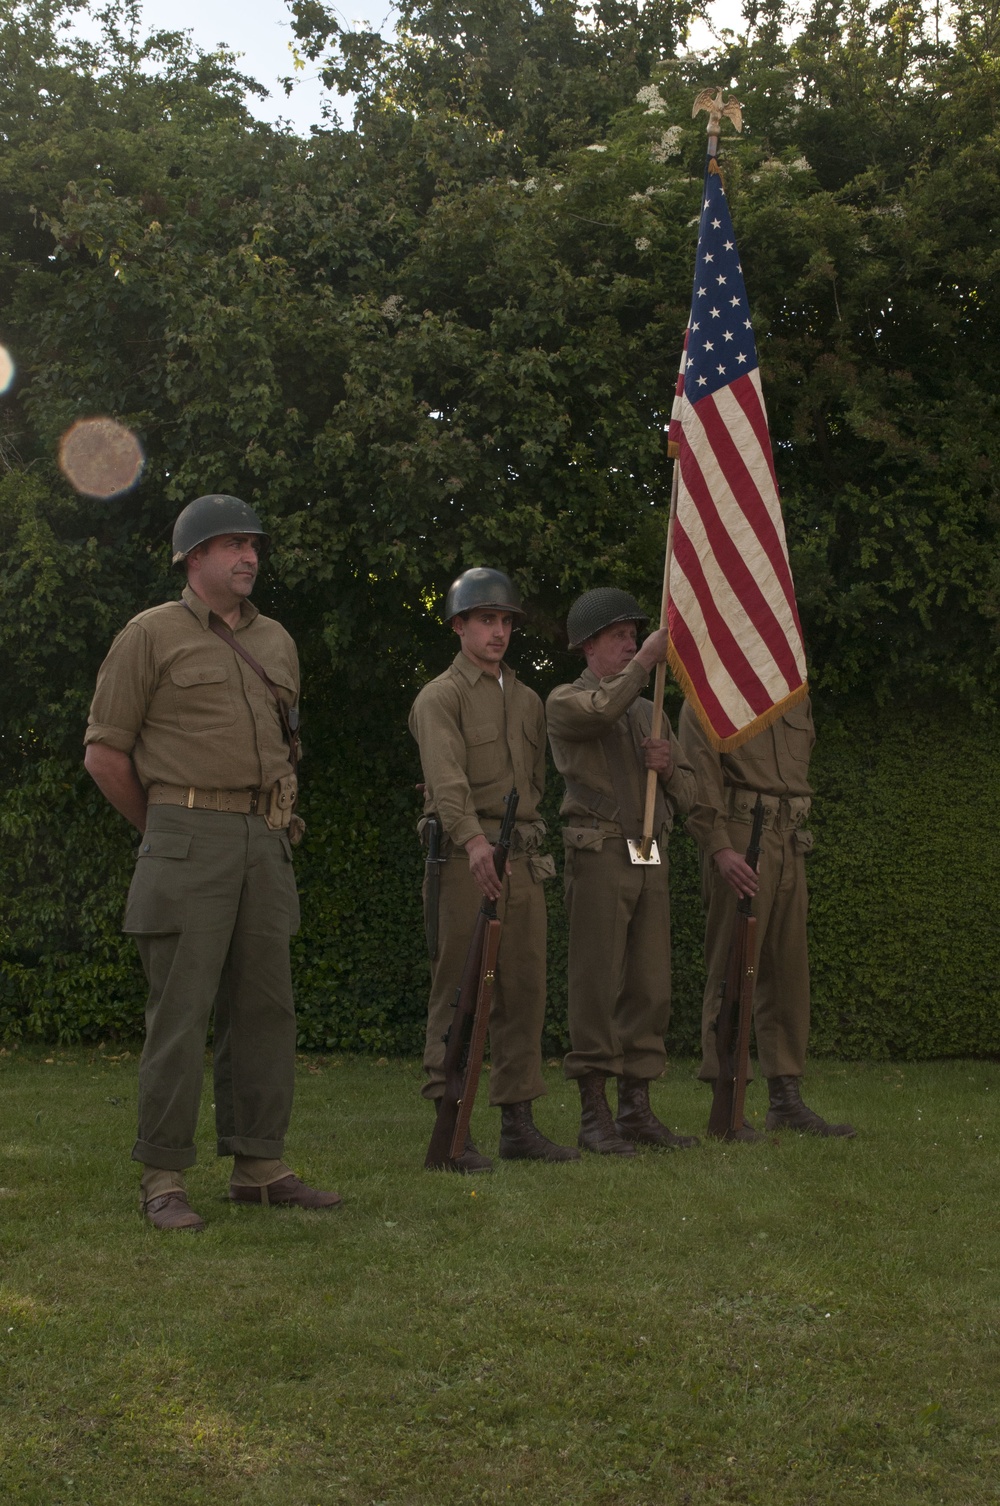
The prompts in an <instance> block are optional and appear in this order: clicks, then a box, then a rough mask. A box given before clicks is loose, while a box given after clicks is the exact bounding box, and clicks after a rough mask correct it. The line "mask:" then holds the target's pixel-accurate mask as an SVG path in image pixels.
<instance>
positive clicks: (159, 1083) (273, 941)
mask: <svg viewBox="0 0 1000 1506" xmlns="http://www.w3.org/2000/svg"><path fill="white" fill-rule="evenodd" d="M264 543H266V535H265V534H264V530H263V527H262V525H261V522H260V520H259V518H258V517H257V515H256V514H255V513H254V512H253V511H252V509H251V508H249V507H248V506H247V504H246V503H245V502H241V501H240V500H239V498H238V497H226V496H207V497H199V498H198V499H197V500H196V501H195V502H192V503H190V504H189V505H188V507H186V508H185V509H184V511H183V512H182V513H181V515H180V517H179V518H178V519H177V523H176V524H175V527H174V541H173V563H174V565H175V566H180V567H182V568H183V569H184V570H185V571H186V573H187V585H186V586H185V588H184V591H183V595H182V599H181V600H180V601H172V602H167V603H166V604H165V605H163V606H159V607H153V608H152V609H151V610H150V611H147V612H140V614H139V615H138V617H133V619H132V621H131V622H129V623H128V624H127V625H126V626H125V627H124V628H123V629H122V631H121V632H120V633H119V634H118V637H117V638H116V639H115V641H114V643H113V644H112V645H111V649H110V651H109V653H108V656H107V658H106V659H105V661H104V663H103V664H102V666H101V669H100V673H99V674H98V678H97V688H96V690H95V693H94V699H93V703H92V705H91V708H90V719H89V723H88V727H87V734H86V738H85V742H86V745H87V752H86V758H85V763H86V767H87V769H88V771H89V772H90V774H91V776H92V777H93V778H94V780H95V781H96V783H97V785H98V786H99V788H100V789H101V791H102V793H103V794H104V795H105V796H106V797H107V799H108V800H109V801H110V802H111V804H112V805H113V806H114V807H115V809H116V810H118V811H120V812H121V814H122V815H123V816H125V818H126V819H127V820H128V821H130V822H131V823H132V825H133V826H134V827H136V828H137V830H138V831H139V832H141V833H142V837H141V840H140V846H139V854H138V861H137V863H136V869H135V876H134V877H133V879H132V886H131V888H130V890H129V897H128V905H127V907H126V912H125V923H124V929H125V930H126V931H127V932H129V933H130V934H132V935H134V936H135V940H136V945H137V947H138V949H139V954H140V956H141V958H142V964H143V968H144V970H145V973H146V978H147V980H148V982H149V999H148V1002H147V1005H146V1041H145V1045H144V1047H143V1053H142V1061H141V1064H140V1068H139V1135H138V1139H137V1140H136V1143H135V1146H134V1148H133V1151H132V1157H133V1160H136V1161H140V1162H142V1165H143V1176H142V1194H141V1206H142V1209H143V1211H144V1213H145V1214H146V1217H147V1218H148V1219H149V1221H150V1222H151V1223H152V1224H154V1225H155V1226H156V1227H157V1228H158V1229H191V1230H196V1231H197V1230H200V1229H202V1228H204V1224H203V1222H202V1220H201V1219H200V1218H199V1216H198V1215H197V1213H195V1212H194V1210H193V1209H192V1208H191V1207H190V1205H189V1203H188V1200H187V1193H186V1189H185V1183H184V1171H185V1168H186V1167H188V1166H191V1165H193V1164H194V1161H195V1156H196V1151H195V1144H194V1138H195V1129H196V1126H197V1122H198V1109H199V1106H200V1100H201V1082H202V1074H203V1071H204V1064H205V1041H206V1036H207V1032H208V1024H209V1019H210V1017H211V1014H212V1010H213V1006H214V1011H215V1047H214V1056H215V1117H216V1130H217V1135H218V1145H217V1148H218V1153H219V1155H220V1156H233V1158H234V1164H233V1173H232V1180H231V1184H230V1197H231V1199H232V1200H233V1201H234V1202H249V1203H258V1204H259V1203H264V1204H268V1203H282V1204H294V1205H295V1206H297V1207H305V1208H320V1207H323V1208H325V1207H333V1206H335V1205H336V1204H337V1203H339V1202H340V1198H339V1197H338V1196H337V1194H336V1193H332V1192H318V1191H316V1190H315V1189H314V1188H311V1187H307V1186H305V1184H304V1183H302V1182H300V1181H299V1179H298V1178H297V1177H296V1176H294V1175H293V1173H292V1172H291V1171H290V1169H289V1168H288V1167H287V1166H286V1165H285V1164H284V1163H283V1161H282V1160H281V1156H282V1151H283V1146H284V1136H285V1130H286V1129H287V1126H288V1119H289V1115H290V1112H291V1106H292V1087H293V1078H294V1066H295V1012H294V1006H293V1002H292V985H291V973H290V968H289V957H288V944H289V937H290V936H291V935H292V934H293V933H294V932H295V931H297V930H298V926H299V903H298V896H297V894H296V890H295V877H294V874H293V872H292V849H291V845H290V842H289V834H290V832H291V831H292V830H293V829H294V828H293V825H292V823H293V822H297V821H298V818H297V817H294V816H293V815H292V806H293V802H294V795H295V774H294V769H293V764H292V759H291V757H290V748H289V744H288V742H287V741H286V738H285V735H284V730H283V726H282V720H281V713H280V712H279V710H278V705H277V700H276V697H275V694H274V693H272V691H271V689H269V688H268V686H267V685H265V683H264V682H263V680H262V679H261V678H260V676H259V674H258V673H257V671H256V670H255V669H254V668H253V667H252V666H251V665H250V664H249V663H248V662H247V661H246V660H245V659H243V658H242V657H240V656H239V655H238V654H237V652H236V650H235V649H234V648H233V647H232V646H231V645H230V643H228V642H226V641H224V640H223V639H222V638H221V637H219V636H218V630H219V629H222V630H223V631H225V632H227V633H229V634H235V641H236V642H237V643H238V644H239V645H240V646H241V647H242V648H243V650H244V651H245V652H246V653H247V654H248V655H249V656H250V658H252V659H254V660H256V661H257V663H258V664H259V665H261V666H262V667H263V669H264V670H265V672H266V673H267V675H268V677H269V679H270V680H271V682H272V684H273V685H274V688H275V691H276V692H277V695H278V696H280V698H281V700H282V703H283V706H284V708H285V716H286V719H288V720H289V721H291V722H293V723H294V724H297V720H298V718H297V713H296V712H295V709H294V708H295V703H296V702H297V700H298V694H299V667H298V656H297V655H296V652H295V644H294V643H293V642H292V640H291V638H290V637H289V636H288V634H287V633H286V632H285V630H284V628H283V627H281V626H279V624H278V623H276V622H272V621H271V620H270V619H269V618H267V617H262V616H261V615H260V614H259V612H258V611H257V609H256V607H254V606H252V605H251V604H250V601H249V600H248V598H249V595H250V592H251V591H252V589H253V585H254V581H255V580H256V577H257V565H258V550H259V548H260V546H261V545H262V544H264Z"/></svg>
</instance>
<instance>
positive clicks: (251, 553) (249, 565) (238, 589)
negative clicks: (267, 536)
mask: <svg viewBox="0 0 1000 1506" xmlns="http://www.w3.org/2000/svg"><path fill="white" fill-rule="evenodd" d="M259 548H260V535H259V534H256V533H223V534H220V535H219V537H218V538H215V539H207V540H206V541H205V543H204V544H199V545H198V547H197V549H194V550H192V552H191V554H189V555H188V576H189V578H190V579H191V580H192V581H193V582H194V581H196V582H197V587H198V594H199V595H200V596H201V595H204V596H205V597H206V599H208V600H215V599H218V600H219V601H224V600H225V599H226V598H227V597H228V598H229V599H230V601H231V602H232V603H235V602H237V601H242V600H243V599H244V598H245V597H247V596H249V595H250V592H251V591H252V590H253V587H254V581H255V580H256V579H257V569H258V566H259V563H260V562H259V559H258V554H257V551H258V549H259Z"/></svg>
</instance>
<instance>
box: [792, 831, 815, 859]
mask: <svg viewBox="0 0 1000 1506" xmlns="http://www.w3.org/2000/svg"><path fill="white" fill-rule="evenodd" d="M792 846H793V847H794V849H795V851H796V852H800V853H801V854H802V856H803V857H804V858H807V857H808V856H809V854H810V853H811V852H812V850H813V834H812V832H811V831H805V830H803V828H802V827H801V826H799V827H797V828H796V830H795V831H793V832H792Z"/></svg>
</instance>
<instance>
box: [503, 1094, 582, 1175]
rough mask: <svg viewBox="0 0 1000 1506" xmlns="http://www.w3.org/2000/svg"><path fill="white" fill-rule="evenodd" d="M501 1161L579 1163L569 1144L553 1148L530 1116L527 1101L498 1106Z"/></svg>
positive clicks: (576, 1154)
mask: <svg viewBox="0 0 1000 1506" xmlns="http://www.w3.org/2000/svg"><path fill="white" fill-rule="evenodd" d="M499 1155H500V1159H501V1161H579V1159H580V1152H579V1151H578V1150H577V1149H576V1148H575V1146H572V1145H557V1144H556V1143H555V1141H554V1140H550V1139H549V1138H548V1136H547V1135H543V1134H542V1132H541V1130H540V1129H539V1128H538V1126H537V1125H536V1124H535V1121H534V1120H533V1119H532V1117H531V1102H530V1100H526V1101H525V1102H524V1103H503V1104H501V1105H500V1151H499Z"/></svg>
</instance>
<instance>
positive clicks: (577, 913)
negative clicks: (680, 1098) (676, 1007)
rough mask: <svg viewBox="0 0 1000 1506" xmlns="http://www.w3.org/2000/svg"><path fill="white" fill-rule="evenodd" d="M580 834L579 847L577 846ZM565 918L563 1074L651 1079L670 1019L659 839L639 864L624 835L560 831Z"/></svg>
mask: <svg viewBox="0 0 1000 1506" xmlns="http://www.w3.org/2000/svg"><path fill="white" fill-rule="evenodd" d="M574 838H580V839H582V841H584V842H586V843H587V844H588V845H580V842H579V841H574V840H573V839H574ZM565 841H566V870H565V875H566V876H565V890H566V907H567V910H568V912H569V1011H568V1023H569V1038H570V1050H569V1052H568V1053H567V1055H566V1057H565V1060H564V1064H563V1065H564V1070H565V1073H566V1076H567V1077H569V1078H575V1077H583V1076H584V1075H585V1073H587V1072H603V1073H605V1074H606V1075H607V1076H626V1077H641V1078H643V1079H645V1080H647V1081H648V1080H650V1079H652V1078H654V1077H659V1076H660V1075H661V1074H662V1073H663V1070H664V1068H665V1066H666V1061H667V1055H666V1048H665V1047H664V1044H663V1037H664V1034H665V1032H666V1029H667V1025H668V1024H669V1021H670V887H669V867H668V864H667V861H666V851H665V842H664V841H663V840H661V841H660V844H659V846H660V856H661V858H662V859H663V861H662V862H661V863H660V864H659V866H657V867H639V866H637V865H635V864H633V863H632V862H631V861H630V859H629V855H628V847H627V844H626V842H625V839H624V837H621V836H615V835H610V834H609V835H603V839H602V833H600V832H599V831H597V830H593V829H589V828H586V827H579V828H575V827H570V828H568V829H567V832H566V834H565Z"/></svg>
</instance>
